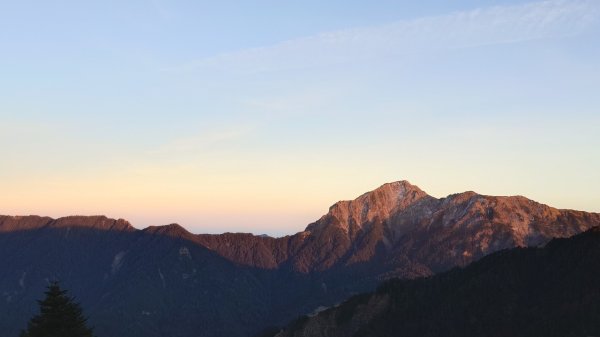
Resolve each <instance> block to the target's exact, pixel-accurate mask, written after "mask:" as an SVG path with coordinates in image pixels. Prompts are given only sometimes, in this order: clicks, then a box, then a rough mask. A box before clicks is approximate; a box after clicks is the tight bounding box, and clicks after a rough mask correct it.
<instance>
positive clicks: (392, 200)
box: [307, 180, 432, 231]
mask: <svg viewBox="0 0 600 337" xmlns="http://www.w3.org/2000/svg"><path fill="white" fill-rule="evenodd" d="M423 198H432V197H430V196H429V195H428V194H427V193H425V192H423V191H422V190H421V189H420V188H419V187H417V186H415V185H412V184H411V183H409V182H408V181H406V180H401V181H396V182H391V183H387V184H384V185H381V186H380V187H378V188H376V189H375V190H373V191H370V192H367V193H365V194H363V195H361V196H359V197H358V198H356V199H354V200H343V201H339V202H337V203H335V204H334V205H333V206H331V207H330V208H329V212H328V213H327V214H326V215H324V216H323V217H322V218H321V219H319V221H317V222H316V223H314V224H311V225H309V226H308V227H307V231H315V230H318V229H319V228H320V227H321V226H323V225H325V224H332V223H333V224H335V225H337V226H338V227H341V228H343V229H344V230H346V231H349V230H351V229H352V227H356V228H362V227H363V225H364V224H367V223H372V222H373V221H376V220H381V221H383V220H386V219H389V218H390V216H392V214H394V213H396V212H398V211H401V210H403V209H406V208H407V207H409V206H410V205H412V204H414V203H415V202H417V201H419V200H421V199H423Z"/></svg>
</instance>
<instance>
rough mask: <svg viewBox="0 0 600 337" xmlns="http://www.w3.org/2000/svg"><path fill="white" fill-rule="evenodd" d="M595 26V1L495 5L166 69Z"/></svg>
mask: <svg viewBox="0 0 600 337" xmlns="http://www.w3.org/2000/svg"><path fill="white" fill-rule="evenodd" d="M599 21H600V1H597V0H569V1H565V0H551V1H543V2H534V3H528V4H521V5H513V6H497V7H490V8H481V9H475V10H470V11H463V12H454V13H451V14H448V15H442V16H432V17H423V18H418V19H413V20H404V21H398V22H393V23H389V24H384V25H379V26H374V27H363V28H355V29H346V30H339V31H333V32H327V33H321V34H317V35H314V36H308V37H303V38H297V39H292V40H288V41H284V42H281V43H279V44H275V45H272V46H266V47H259V48H252V49H245V50H240V51H234V52H231V53H224V54H219V55H216V56H213V57H208V58H202V59H198V60H194V61H191V62H189V63H186V64H182V65H178V66H174V67H169V68H165V69H163V70H165V71H170V72H189V71H202V70H217V71H231V72H241V73H257V72H263V71H276V70H282V69H295V68H305V67H312V66H322V65H328V64H336V63H343V62H353V61H357V60H364V59H367V60H368V59H373V58H378V57H386V56H388V57H389V56H395V55H403V54H412V53H422V52H427V51H432V50H439V49H454V48H468V47H475V46H483V45H491V44H503V43H515V42H521V41H528V40H535V39H542V38H551V37H562V36H569V35H574V34H578V33H581V32H582V31H584V30H585V29H586V28H588V27H589V26H590V25H592V24H595V23H597V22H599Z"/></svg>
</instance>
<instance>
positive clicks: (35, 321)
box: [20, 282, 94, 337]
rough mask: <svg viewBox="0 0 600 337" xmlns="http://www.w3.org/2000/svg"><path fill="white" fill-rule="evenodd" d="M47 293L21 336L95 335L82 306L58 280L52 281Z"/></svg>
mask: <svg viewBox="0 0 600 337" xmlns="http://www.w3.org/2000/svg"><path fill="white" fill-rule="evenodd" d="M45 294H46V298H45V299H43V300H41V301H38V303H39V305H40V313H39V314H38V315H36V316H34V317H33V318H31V320H30V321H29V323H28V324H27V330H25V331H21V334H20V337H94V335H93V333H92V329H90V328H88V327H87V319H86V318H85V317H84V316H83V312H82V310H81V307H80V306H79V304H78V303H76V302H75V301H74V300H73V298H72V297H69V296H67V291H66V290H62V289H60V286H59V285H58V282H52V283H51V284H50V285H49V286H48V289H47V290H46V292H45Z"/></svg>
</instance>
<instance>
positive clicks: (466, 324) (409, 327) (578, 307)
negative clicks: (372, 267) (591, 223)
mask: <svg viewBox="0 0 600 337" xmlns="http://www.w3.org/2000/svg"><path fill="white" fill-rule="evenodd" d="M599 335H600V228H598V227H595V228H593V229H590V230H588V231H587V232H585V233H583V234H579V235H577V236H574V237H572V238H569V239H555V240H552V241H551V242H550V243H549V244H547V245H546V246H545V247H542V248H513V249H510V250H503V251H501V252H497V253H494V254H492V255H490V256H487V257H484V258H483V259H481V260H480V261H477V262H474V263H473V264H471V265H469V266H468V267H466V268H464V269H460V268H456V269H452V270H451V271H448V272H445V273H442V274H438V275H436V276H432V277H429V278H420V279H415V280H399V279H396V280H391V281H388V282H386V283H384V284H383V285H382V286H380V287H379V288H378V289H377V291H376V292H374V293H371V294H363V295H357V296H354V297H352V298H351V299H349V300H348V301H346V302H344V303H342V304H341V305H339V306H337V307H335V308H331V309H327V310H324V311H322V312H320V313H319V314H318V315H316V316H314V317H302V318H300V319H298V320H296V321H295V322H294V323H292V324H291V325H289V326H288V327H287V328H286V329H285V330H284V331H282V332H280V333H273V334H271V335H268V334H265V335H264V336H277V337H325V336H327V337H338V336H339V337H349V336H361V337H383V336H406V337H413V336H414V337H421V336H444V337H463V336H487V337H494V336H498V337H505V336H511V337H512V336H514V337H536V336H540V337H542V336H543V337H551V336H557V337H558V336H560V337H564V336H573V337H575V336H581V337H583V336H599Z"/></svg>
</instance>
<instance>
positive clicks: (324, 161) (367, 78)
mask: <svg viewBox="0 0 600 337" xmlns="http://www.w3.org/2000/svg"><path fill="white" fill-rule="evenodd" d="M599 88H600V1H598V0H569V1H555V0H551V1H544V2H531V1H508V0H507V1H500V0H498V1H475V0H469V1H468V0H461V1H433V0H425V1H391V0H390V1H388V0H381V1H357V0H344V1H341V0H331V1H327V2H324V1H316V0H315V1H313V0H304V1H275V0H272V1H260V0H258V1H252V2H250V1H231V0H223V1H197V0H195V1H179V0H174V1H163V0H153V1H151V0H145V1H141V0H140V1H136V0H132V1H126V2H124V1H116V0H115V1H112V0H104V1H52V2H50V1H28V0H23V1H0V189H1V191H2V192H1V193H0V214H10V215H28V214H38V215H48V216H52V217H60V216H65V215H75V214H77V215H95V214H104V215H107V216H109V217H113V218H125V219H127V220H129V221H130V222H131V223H132V224H133V225H134V226H136V227H138V228H144V227H146V226H149V225H164V224H169V223H174V222H176V223H179V224H181V225H183V226H184V227H186V228H187V229H188V230H190V231H192V232H195V233H221V232H228V231H229V232H253V233H256V234H261V233H267V234H271V235H285V234H292V233H295V232H297V231H301V230H303V229H304V228H305V227H306V225H307V224H309V223H311V222H313V221H315V220H317V219H318V218H319V217H320V216H321V215H323V214H325V213H326V212H327V209H328V207H329V206H330V205H332V204H333V203H335V202H336V201H338V200H346V199H354V198H355V197H357V196H359V195H360V194H362V193H364V192H366V191H369V190H372V189H374V188H377V187H378V186H380V185H382V184H384V183H386V182H391V181H397V180H408V181H410V182H411V183H413V184H415V185H417V186H419V187H420V188H421V189H423V190H424V191H426V192H428V193H429V194H431V195H433V196H435V197H444V196H446V195H448V194H451V193H457V192H462V191H467V190H473V191H476V192H479V193H482V194H489V195H525V196H527V197H529V198H532V199H534V200H537V201H539V202H542V203H546V204H549V205H552V206H555V207H558V208H571V209H579V210H585V211H595V212H600V152H599V151H600V150H599V149H600V89H599Z"/></svg>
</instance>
